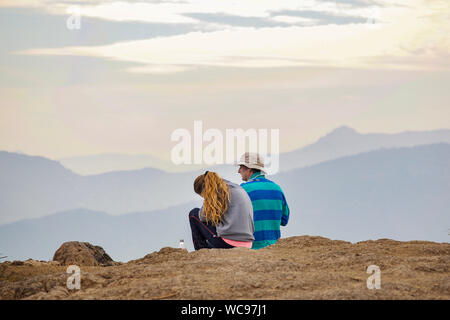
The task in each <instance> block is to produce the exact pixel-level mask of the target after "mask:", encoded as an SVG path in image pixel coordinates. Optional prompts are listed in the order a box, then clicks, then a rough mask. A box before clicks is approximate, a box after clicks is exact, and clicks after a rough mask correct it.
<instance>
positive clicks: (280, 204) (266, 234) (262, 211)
mask: <svg viewBox="0 0 450 320" xmlns="http://www.w3.org/2000/svg"><path fill="white" fill-rule="evenodd" d="M241 186H242V188H244V190H245V191H247V193H248V195H249V197H250V200H252V205H253V221H254V225H255V233H254V236H255V241H254V242H253V247H252V249H260V248H264V247H266V246H268V245H271V244H274V243H276V242H277V240H278V239H279V238H280V236H281V232H280V225H281V226H285V225H287V223H288V221H289V206H288V204H287V202H286V198H285V197H284V194H283V191H282V190H281V188H280V186H279V185H277V184H276V183H274V182H273V181H270V180H268V179H266V178H265V177H264V175H263V174H261V173H255V174H253V175H252V176H251V177H250V179H249V181H248V182H246V183H242V184H241Z"/></svg>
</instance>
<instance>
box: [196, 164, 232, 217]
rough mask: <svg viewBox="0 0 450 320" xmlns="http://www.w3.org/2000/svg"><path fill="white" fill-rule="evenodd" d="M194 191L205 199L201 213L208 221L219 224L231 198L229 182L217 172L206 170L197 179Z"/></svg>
mask: <svg viewBox="0 0 450 320" xmlns="http://www.w3.org/2000/svg"><path fill="white" fill-rule="evenodd" d="M194 191H195V192H196V193H197V194H199V195H201V196H202V197H203V199H204V201H203V210H202V212H201V213H200V214H201V215H202V216H203V217H205V219H206V222H208V223H211V224H213V225H217V224H218V223H219V222H220V221H222V217H223V215H224V213H225V212H226V211H227V209H228V203H229V202H230V199H231V197H230V189H229V187H228V185H227V183H226V182H225V181H223V179H222V178H221V177H220V176H219V175H218V174H217V173H215V172H211V171H206V173H205V174H202V175H200V176H198V177H197V178H196V179H195V181H194Z"/></svg>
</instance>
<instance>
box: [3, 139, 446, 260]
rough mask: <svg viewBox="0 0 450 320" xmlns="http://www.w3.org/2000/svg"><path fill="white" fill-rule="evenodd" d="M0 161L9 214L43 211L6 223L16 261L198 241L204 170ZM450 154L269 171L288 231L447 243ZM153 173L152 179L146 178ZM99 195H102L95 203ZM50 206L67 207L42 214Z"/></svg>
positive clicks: (395, 154) (120, 254)
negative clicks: (197, 186)
mask: <svg viewBox="0 0 450 320" xmlns="http://www.w3.org/2000/svg"><path fill="white" fill-rule="evenodd" d="M8 157H10V158H12V159H13V161H12V163H14V164H15V165H14V166H13V165H10V166H9V168H10V170H6V169H5V168H6V167H5V164H4V163H3V162H4V160H5V159H6V158H8ZM0 159H3V160H1V161H3V162H0V168H2V170H3V171H2V172H1V176H2V178H3V177H6V178H7V179H2V181H1V183H2V186H1V189H2V190H5V191H6V194H7V195H8V196H5V192H3V193H2V196H1V200H2V201H1V205H2V212H6V211H5V208H6V206H5V204H8V205H9V206H10V208H13V207H14V205H15V206H16V207H17V206H18V203H19V202H21V203H20V204H21V205H22V207H21V208H22V209H23V210H25V209H27V210H29V212H35V211H33V210H34V209H36V208H40V209H41V211H40V216H39V215H35V216H34V218H33V219H27V220H23V221H16V222H12V223H8V224H4V225H0V251H1V252H2V253H3V254H4V255H7V256H8V259H11V258H13V259H22V260H23V259H26V258H34V259H43V260H48V259H51V255H52V254H53V252H54V251H55V250H56V249H57V247H58V246H59V245H60V244H61V243H62V242H64V241H71V240H76V241H87V242H91V243H94V244H99V245H101V246H102V247H104V248H105V250H106V251H107V252H108V253H110V255H111V256H112V257H113V259H115V260H120V261H127V260H129V259H133V258H136V257H140V256H142V255H145V254H146V253H148V252H151V251H154V250H158V249H159V248H161V247H164V246H177V245H178V241H179V240H180V239H184V240H185V242H186V244H187V247H188V249H192V246H191V243H190V242H191V238H190V233H189V226H188V221H187V218H186V216H187V213H188V212H189V210H190V209H191V208H192V207H194V206H199V205H200V203H201V198H199V197H197V196H196V195H195V194H194V192H193V191H192V181H193V177H195V176H196V173H193V172H191V173H179V174H174V173H171V174H169V173H165V172H163V171H160V170H155V169H142V170H136V171H123V172H113V173H108V174H102V175H94V176H86V177H83V176H79V175H76V174H75V173H73V172H71V171H70V170H67V169H65V168H64V167H62V166H61V165H60V164H58V163H57V162H55V161H51V160H48V159H44V158H40V157H29V156H24V155H17V154H6V155H5V154H0ZM449 159H450V144H446V143H440V144H430V145H421V146H415V147H407V148H389V149H387V148H384V149H379V150H376V151H370V152H365V153H361V154H357V155H352V156H345V157H340V158H338V159H334V160H329V161H324V162H321V163H318V164H315V165H310V166H306V167H303V168H298V169H293V170H290V171H287V172H280V173H279V174H277V175H275V176H272V177H270V179H272V180H273V181H275V182H276V183H278V184H279V185H280V186H281V187H282V189H283V190H284V192H285V195H286V198H287V201H288V203H289V206H290V210H291V216H290V221H289V224H288V226H287V227H286V228H282V235H283V237H286V236H292V235H304V234H308V235H321V236H325V237H329V238H332V239H343V240H347V241H352V242H355V241H361V240H367V239H379V238H391V239H395V240H402V241H407V240H429V241H437V242H448V228H449V227H450V214H449V213H450V212H449V209H448V208H450V197H448V195H449V194H450V161H449ZM9 161H11V159H9ZM149 175H151V176H152V177H153V180H150V183H147V179H150V178H149ZM30 176H32V177H33V179H30ZM5 181H6V182H5ZM23 181H27V183H24V182H23ZM90 184H92V185H94V186H95V187H93V186H91V185H90ZM134 185H137V186H140V187H145V188H154V189H151V190H154V192H155V193H154V194H151V193H147V192H148V189H146V190H140V189H139V188H138V187H136V189H133V188H132V186H134ZM63 188H64V189H63ZM77 188H80V189H81V190H80V189H77ZM126 188H130V189H126ZM12 190H13V191H12ZM21 190H22V192H21ZM68 190H71V191H73V194H70V192H69V191H68ZM133 190H136V191H135V192H137V193H139V192H140V193H139V194H137V195H135V194H133ZM34 191H36V193H33V192H34ZM8 192H9V193H8ZM68 192H69V194H68ZM90 192H95V194H92V193H90ZM9 196H14V200H15V201H16V203H14V201H12V200H10V199H9V198H8V197H9ZM76 196H78V197H81V196H85V197H86V198H85V200H84V201H85V202H84V203H85V204H86V203H88V202H89V201H91V203H92V204H97V205H98V206H99V207H101V206H104V207H107V206H108V205H109V206H111V208H114V206H115V205H119V204H120V205H123V207H121V210H124V214H121V215H111V213H112V211H108V210H99V209H94V208H93V207H91V206H88V205H79V204H80V203H81V201H80V200H78V199H77V198H76ZM88 196H90V197H88ZM96 197H100V198H101V199H100V200H101V202H100V201H99V202H95V200H96ZM114 197H118V199H116V198H114ZM139 197H142V198H141V199H147V201H149V203H150V204H151V200H153V201H163V200H164V199H162V198H163V197H165V201H166V203H167V204H168V206H169V207H168V208H165V209H159V210H152V211H151V210H150V209H143V210H135V209H133V208H135V207H138V206H141V207H142V208H144V207H145V204H144V203H138V204H137V203H134V202H133V201H137V200H138V199H140V198H139ZM130 198H132V199H133V200H130ZM160 198H161V199H160ZM180 198H181V199H180ZM24 199H25V200H24ZM68 199H69V200H70V199H72V200H73V203H67V201H68ZM86 199H87V200H86ZM170 199H172V201H171V200H170ZM6 200H9V202H8V201H6ZM44 200H45V201H44ZM52 201H53V202H52ZM77 201H78V202H77ZM177 201H183V202H181V203H179V204H177V203H176V202H177ZM127 202H128V203H129V210H128V211H127V212H128V213H126V214H125V209H126V206H125V205H126V203H127ZM45 206H48V207H51V206H54V207H57V206H60V207H62V209H59V210H54V211H49V212H47V213H46V214H44V209H43V208H44V207H45ZM64 206H65V208H64ZM70 206H72V207H71V208H69V207H70ZM33 208H34V209H33ZM117 211H119V210H116V213H117ZM50 213H53V214H51V215H49V214H50ZM3 216H4V215H3V214H2V218H3Z"/></svg>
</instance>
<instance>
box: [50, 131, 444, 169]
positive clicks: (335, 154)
mask: <svg viewBox="0 0 450 320" xmlns="http://www.w3.org/2000/svg"><path fill="white" fill-rule="evenodd" d="M441 142H445V143H450V130H448V129H442V130H434V131H406V132H401V133H393V134H389V133H367V134H362V133H359V132H357V131H356V130H354V129H352V128H350V127H348V126H341V127H338V128H336V129H334V130H333V131H331V132H329V133H328V134H326V135H325V136H323V137H321V138H319V139H318V140H317V141H316V142H314V143H312V144H310V145H308V146H305V147H303V148H299V149H296V150H294V151H290V152H286V153H282V154H280V170H281V171H288V170H291V169H295V168H301V167H304V166H307V165H313V164H315V163H319V162H323V161H327V160H332V159H337V158H340V157H344V156H350V155H354V154H358V153H362V152H367V151H372V150H377V149H380V148H394V147H412V146H416V145H424V144H433V143H441ZM55 160H56V161H59V162H60V163H61V164H62V165H63V166H64V167H66V168H68V169H70V170H72V171H73V172H76V173H78V174H80V175H93V174H100V173H105V172H110V171H123V170H138V169H143V168H147V167H151V168H155V169H160V170H163V171H167V172H187V171H197V170H201V169H204V168H205V166H203V168H202V166H200V165H174V164H173V163H171V162H170V161H165V160H162V159H158V158H156V157H155V156H153V155H148V154H137V155H126V154H97V155H87V156H78V157H69V158H61V159H55ZM217 167H222V166H214V168H217Z"/></svg>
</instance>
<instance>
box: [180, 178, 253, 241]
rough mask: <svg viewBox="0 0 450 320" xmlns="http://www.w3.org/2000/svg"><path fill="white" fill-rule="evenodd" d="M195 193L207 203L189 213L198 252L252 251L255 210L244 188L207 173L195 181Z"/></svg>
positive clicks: (193, 238)
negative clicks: (220, 250)
mask: <svg viewBox="0 0 450 320" xmlns="http://www.w3.org/2000/svg"><path fill="white" fill-rule="evenodd" d="M194 191H195V192H196V193H197V194H199V195H200V196H201V197H202V198H203V199H204V200H203V206H202V207H201V208H195V209H192V210H191V212H190V213H189V223H190V225H191V231H192V241H193V243H194V248H195V250H199V249H202V248H223V249H229V248H234V247H246V248H251V247H252V243H253V240H254V239H255V238H254V237H253V232H254V225H253V207H252V202H251V200H250V197H249V196H248V194H247V192H245V190H244V189H243V188H242V187H241V186H239V185H237V184H235V183H232V182H230V181H228V180H225V179H222V178H221V177H220V176H219V175H218V174H217V173H215V172H210V171H206V172H205V174H202V175H200V176H198V177H197V178H196V179H195V181H194Z"/></svg>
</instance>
